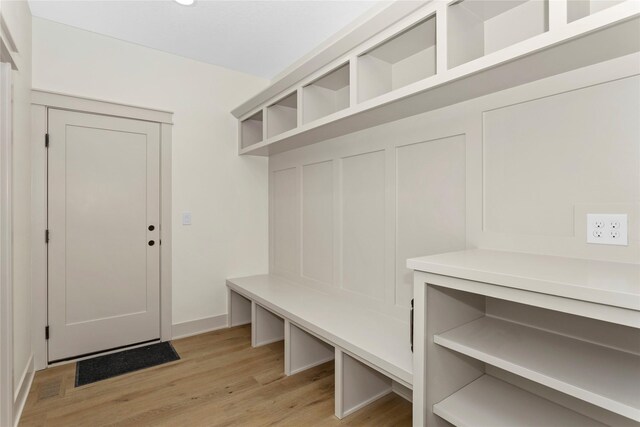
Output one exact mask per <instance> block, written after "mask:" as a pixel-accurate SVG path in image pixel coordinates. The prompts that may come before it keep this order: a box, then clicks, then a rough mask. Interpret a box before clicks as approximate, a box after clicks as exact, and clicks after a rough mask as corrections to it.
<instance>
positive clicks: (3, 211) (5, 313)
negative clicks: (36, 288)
mask: <svg viewBox="0 0 640 427" xmlns="http://www.w3.org/2000/svg"><path fill="white" fill-rule="evenodd" d="M11 113H12V90H11V65H10V64H8V63H4V62H3V63H0V426H4V425H7V426H8V425H11V424H13V403H14V399H13V391H14V390H13V272H12V270H13V267H12V264H13V261H12V256H11V254H12V251H13V249H12V246H13V244H12V237H11V234H12V209H13V207H12V203H11V186H12V182H11V176H12V171H11V169H12V163H13V155H12V130H11V125H12V114H11Z"/></svg>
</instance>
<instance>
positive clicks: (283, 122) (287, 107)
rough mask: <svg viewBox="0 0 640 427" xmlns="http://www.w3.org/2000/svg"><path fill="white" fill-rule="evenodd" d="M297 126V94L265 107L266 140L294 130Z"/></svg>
mask: <svg viewBox="0 0 640 427" xmlns="http://www.w3.org/2000/svg"><path fill="white" fill-rule="evenodd" d="M297 125H298V92H293V93H292V94H291V95H289V96H287V97H285V98H282V99H281V100H280V101H278V102H276V103H275V104H273V105H270V106H269V107H267V138H271V137H273V136H276V135H280V134H281V133H285V132H286V131H289V130H291V129H295V127H296V126H297Z"/></svg>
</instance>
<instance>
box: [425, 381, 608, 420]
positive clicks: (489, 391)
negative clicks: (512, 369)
mask: <svg viewBox="0 0 640 427" xmlns="http://www.w3.org/2000/svg"><path fill="white" fill-rule="evenodd" d="M433 412H434V413H435V414H436V415H438V416H439V417H441V418H444V419H445V420H446V421H448V422H450V423H451V424H453V425H455V426H458V427H463V426H464V427H466V426H492V427H511V426H521V427H540V426H563V427H595V426H598V427H601V426H604V424H601V423H599V422H597V421H595V420H592V419H591V418H588V417H585V416H584V415H581V414H579V413H577V412H573V411H571V410H569V409H567V408H565V407H562V406H560V405H557V404H555V403H553V402H551V401H549V400H546V399H543V398H542V397H539V396H536V395H534V394H532V393H529V392H527V391H525V390H523V389H521V388H518V387H516V386H514V385H511V384H509V383H507V382H504V381H501V380H499V379H497V378H495V377H492V376H490V375H483V376H481V377H480V378H478V379H477V380H475V381H473V382H472V383H471V384H469V385H467V386H466V387H464V388H462V389H460V390H459V391H457V392H456V393H454V394H452V395H451V396H449V397H447V398H446V399H444V400H443V401H442V402H439V403H436V404H435V405H433Z"/></svg>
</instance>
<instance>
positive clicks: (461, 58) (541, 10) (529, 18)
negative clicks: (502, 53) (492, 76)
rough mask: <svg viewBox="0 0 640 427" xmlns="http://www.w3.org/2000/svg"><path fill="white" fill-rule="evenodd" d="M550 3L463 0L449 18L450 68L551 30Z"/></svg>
mask: <svg viewBox="0 0 640 427" xmlns="http://www.w3.org/2000/svg"><path fill="white" fill-rule="evenodd" d="M548 16H549V13H548V1H547V0H527V1H523V0H502V1H494V0H463V1H460V2H457V3H454V4H452V5H451V6H449V9H448V14H447V24H448V27H447V36H448V37H447V39H448V56H447V58H448V66H449V68H453V67H456V66H458V65H461V64H464V63H467V62H469V61H472V60H474V59H477V58H480V57H482V56H485V55H488V54H490V53H493V52H496V51H498V50H500V49H504V48H506V47H508V46H511V45H514V44H516V43H518V42H521V41H523V40H527V39H529V38H531V37H534V36H537V35H539V34H542V33H544V32H546V31H547V30H548V29H549V19H548Z"/></svg>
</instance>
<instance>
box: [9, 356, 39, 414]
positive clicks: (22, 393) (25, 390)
mask: <svg viewBox="0 0 640 427" xmlns="http://www.w3.org/2000/svg"><path fill="white" fill-rule="evenodd" d="M35 374H36V372H35V370H34V369H33V354H32V355H31V356H29V361H28V362H27V367H26V368H25V370H24V372H23V373H22V377H21V378H20V386H19V387H18V388H17V391H16V393H15V396H14V400H13V425H14V426H17V425H18V423H19V422H20V416H21V415H22V410H23V409H24V405H25V403H27V396H29V390H31V384H33V377H34V376H35Z"/></svg>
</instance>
